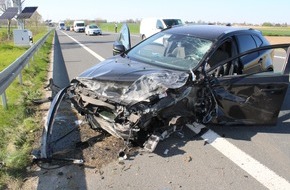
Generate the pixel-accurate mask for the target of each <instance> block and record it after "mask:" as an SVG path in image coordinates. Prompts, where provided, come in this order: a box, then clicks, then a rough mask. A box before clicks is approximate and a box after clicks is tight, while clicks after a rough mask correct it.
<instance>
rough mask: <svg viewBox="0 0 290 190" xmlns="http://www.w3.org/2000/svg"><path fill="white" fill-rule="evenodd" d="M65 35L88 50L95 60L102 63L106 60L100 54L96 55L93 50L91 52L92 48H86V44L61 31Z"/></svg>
mask: <svg viewBox="0 0 290 190" xmlns="http://www.w3.org/2000/svg"><path fill="white" fill-rule="evenodd" d="M61 32H62V33H63V34H65V35H66V36H67V37H69V38H70V39H72V40H73V41H75V42H76V43H77V44H79V45H80V46H81V47H82V48H84V49H85V50H87V51H88V52H89V53H90V54H92V55H93V56H94V57H95V58H97V59H98V60H100V61H104V60H105V59H104V58H103V57H102V56H100V55H99V54H97V53H95V52H94V51H93V50H91V49H90V48H88V47H87V46H85V45H84V44H81V43H80V42H79V41H77V40H76V39H74V38H73V37H71V36H70V35H68V34H67V33H65V32H63V31H61Z"/></svg>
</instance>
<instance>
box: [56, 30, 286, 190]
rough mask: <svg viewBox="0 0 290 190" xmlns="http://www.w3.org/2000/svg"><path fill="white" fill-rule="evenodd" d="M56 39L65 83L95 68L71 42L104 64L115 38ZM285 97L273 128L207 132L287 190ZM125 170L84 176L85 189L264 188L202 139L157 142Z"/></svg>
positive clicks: (110, 169)
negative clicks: (153, 150) (266, 171)
mask: <svg viewBox="0 0 290 190" xmlns="http://www.w3.org/2000/svg"><path fill="white" fill-rule="evenodd" d="M57 33H58V36H59V41H60V45H61V49H62V53H63V60H64V63H65V65H66V70H67V73H68V76H69V79H72V78H74V77H75V76H77V75H78V74H80V73H81V72H82V71H84V70H85V69H87V68H89V67H90V66H92V65H93V64H97V63H98V62H100V60H99V59H97V58H96V56H94V55H92V54H91V53H89V52H88V51H87V50H85V49H84V48H83V47H81V46H80V45H79V44H78V43H76V41H78V42H79V43H80V44H83V45H84V46H85V47H87V48H89V49H90V50H92V51H93V52H95V53H96V54H97V55H99V56H100V57H102V58H108V57H110V56H111V55H112V43H113V41H114V40H115V39H116V37H117V36H116V34H104V35H103V36H85V35H84V34H83V33H81V34H77V33H73V32H64V33H66V34H67V35H66V34H64V33H63V32H61V31H58V32H57ZM68 35H69V36H71V37H72V38H73V39H75V40H76V41H74V40H73V39H72V38H70V37H69V36H68ZM133 39H134V43H137V42H138V41H139V39H140V38H139V37H137V36H136V37H133ZM281 57H282V58H283V55H282V56H281V55H280V54H277V55H276V59H277V60H278V61H279V60H280V59H281ZM279 65H280V61H279ZM288 97H289V95H287V99H286V101H285V102H284V105H283V110H282V111H281V113H280V118H279V122H278V124H277V125H276V126H259V127H257V126H252V127H225V126H223V127H212V128H211V129H212V130H213V131H215V132H216V133H217V134H218V135H219V136H221V137H223V139H226V140H227V141H228V142H230V143H231V145H234V146H235V147H237V148H238V149H239V150H242V151H243V152H244V153H246V154H247V155H249V156H250V157H251V158H253V159H255V160H256V161H258V162H259V163H261V164H262V165H263V166H265V167H266V168H267V169H269V170H270V171H272V172H273V173H274V174H275V176H274V177H276V179H278V178H279V177H282V178H283V179H285V180H286V184H287V183H289V180H290V149H289V147H290V124H289V122H290V120H289V115H290V113H289V110H290V109H289V108H290V105H289V98H288ZM189 134H190V133H189ZM227 148H229V147H224V149H225V150H227ZM166 149H168V151H169V152H168V154H164V151H165V150H166ZM237 156H240V155H237ZM125 165H126V166H127V167H129V166H130V167H129V169H128V170H126V171H124V169H122V167H118V166H116V165H113V164H112V165H109V166H108V167H107V168H105V169H104V171H105V173H104V174H103V175H102V176H103V177H104V176H105V179H102V177H100V176H98V175H100V174H91V175H88V174H90V172H88V173H86V175H87V176H91V177H87V179H86V180H87V188H88V189H93V188H99V189H102V188H104V187H110V186H111V187H112V189H118V187H124V186H126V187H129V188H130V189H135V188H139V189H140V187H143V189H149V188H150V189H151V188H153V189H265V188H266V187H267V186H265V184H263V183H262V182H261V181H258V180H257V178H256V177H255V176H251V175H250V174H249V173H248V172H246V171H245V170H244V169H242V168H241V167H239V166H238V165H237V164H235V163H234V162H233V161H232V160H231V159H230V158H228V157H227V156H225V155H223V154H222V153H221V152H220V151H218V150H217V149H215V148H214V147H213V146H210V145H205V143H204V141H203V140H202V139H199V140H196V141H191V140H189V137H188V138H187V137H185V139H178V138H177V137H172V138H170V139H167V140H166V141H164V142H161V143H160V144H159V146H158V148H157V151H156V153H155V154H143V155H138V156H136V157H135V158H134V159H133V160H129V161H126V163H125ZM253 170H255V168H253ZM157 174H158V175H157ZM263 175H264V174H261V176H263ZM157 176H158V177H157ZM96 177H97V178H96ZM266 177H267V176H265V178H266ZM148 181H150V183H148ZM277 182H279V180H277ZM274 183H275V179H274ZM141 189H142V188H141ZM279 189H280V188H279Z"/></svg>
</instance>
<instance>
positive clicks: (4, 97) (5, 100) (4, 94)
mask: <svg viewBox="0 0 290 190" xmlns="http://www.w3.org/2000/svg"><path fill="white" fill-rule="evenodd" d="M1 99H2V105H3V107H4V109H6V110H7V109H8V106H7V99H6V93H5V91H4V92H3V94H1Z"/></svg>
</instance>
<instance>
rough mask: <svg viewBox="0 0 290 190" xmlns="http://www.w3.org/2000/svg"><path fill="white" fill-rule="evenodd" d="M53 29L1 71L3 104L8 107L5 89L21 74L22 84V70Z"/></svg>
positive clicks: (0, 86) (0, 83)
mask: <svg viewBox="0 0 290 190" xmlns="http://www.w3.org/2000/svg"><path fill="white" fill-rule="evenodd" d="M52 31H53V30H50V31H48V32H47V33H46V34H45V36H44V37H42V38H41V39H40V40H38V41H37V42H36V43H35V44H34V45H32V46H31V47H30V48H29V49H28V50H27V51H26V52H25V53H24V54H23V55H21V56H20V57H19V58H17V59H16V60H15V61H14V62H13V63H12V64H10V65H9V66H8V67H7V68H5V69H4V70H3V71H1V72H0V94H1V98H2V105H3V107H4V108H5V109H7V100H6V93H5V90H6V89H7V88H8V87H9V86H10V84H11V83H12V82H13V81H14V80H15V78H16V77H17V76H19V81H20V84H21V83H22V76H21V71H22V70H23V68H24V67H25V66H26V65H27V64H28V63H29V60H30V59H31V58H32V57H33V55H34V53H35V52H36V51H37V50H38V49H39V48H40V47H41V46H42V45H43V44H44V42H45V41H46V39H47V37H48V36H49V34H50V33H51V32H52Z"/></svg>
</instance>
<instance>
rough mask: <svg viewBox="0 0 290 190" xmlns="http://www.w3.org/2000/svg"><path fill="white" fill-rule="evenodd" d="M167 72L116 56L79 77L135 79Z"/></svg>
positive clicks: (113, 79) (119, 79) (117, 79)
mask: <svg viewBox="0 0 290 190" xmlns="http://www.w3.org/2000/svg"><path fill="white" fill-rule="evenodd" d="M156 72H158V73H160V72H166V69H164V68H159V67H155V66H152V65H149V64H145V63H141V62H137V61H133V60H130V59H128V58H123V57H121V56H119V55H118V56H115V57H112V58H110V59H107V60H105V61H103V62H101V63H98V64H96V65H95V66H93V67H91V68H90V69H88V70H86V71H84V72H83V73H82V74H80V75H79V76H78V77H77V79H81V78H86V79H95V80H108V81H131V82H133V81H135V80H137V79H138V78H139V77H141V76H143V75H147V74H151V73H156Z"/></svg>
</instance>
